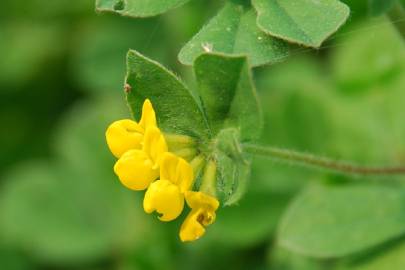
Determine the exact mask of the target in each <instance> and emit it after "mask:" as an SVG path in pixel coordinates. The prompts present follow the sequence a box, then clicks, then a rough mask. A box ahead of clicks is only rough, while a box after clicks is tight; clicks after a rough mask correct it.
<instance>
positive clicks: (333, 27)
mask: <svg viewBox="0 0 405 270" xmlns="http://www.w3.org/2000/svg"><path fill="white" fill-rule="evenodd" d="M252 4H253V6H254V7H255V9H256V11H257V13H258V18H257V23H258V25H259V27H260V28H261V29H262V30H263V31H265V32H266V33H268V34H270V35H272V36H275V37H278V38H281V39H284V40H287V41H289V42H293V43H297V44H302V45H304V46H308V47H314V48H319V47H320V46H321V44H322V42H323V41H325V39H327V38H328V37H329V36H330V35H332V34H333V33H334V32H336V31H337V30H338V29H339V27H340V26H341V25H342V24H343V23H344V22H345V21H346V19H347V18H348V16H349V13H350V10H349V8H348V7H347V6H346V5H345V4H343V3H341V2H339V1H337V0H319V1H313V0H296V1H280V0H252Z"/></svg>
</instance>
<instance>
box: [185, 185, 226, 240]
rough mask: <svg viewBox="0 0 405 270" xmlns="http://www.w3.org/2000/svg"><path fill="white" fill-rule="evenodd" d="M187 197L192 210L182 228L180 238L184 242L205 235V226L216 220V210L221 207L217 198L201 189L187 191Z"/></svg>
mask: <svg viewBox="0 0 405 270" xmlns="http://www.w3.org/2000/svg"><path fill="white" fill-rule="evenodd" d="M185 197H186V201H187V204H188V205H189V206H190V207H191V212H190V213H189V214H188V216H187V217H186V219H185V220H184V222H183V224H182V225H181V228H180V239H181V241H183V242H185V241H194V240H197V239H198V238H200V237H201V236H203V235H204V233H205V227H206V226H208V225H210V224H212V223H213V222H214V221H215V216H216V214H215V211H216V210H217V209H218V207H219V202H218V200H217V199H216V198H214V197H211V196H209V195H207V194H205V193H203V192H200V191H199V192H195V191H187V192H186V193H185Z"/></svg>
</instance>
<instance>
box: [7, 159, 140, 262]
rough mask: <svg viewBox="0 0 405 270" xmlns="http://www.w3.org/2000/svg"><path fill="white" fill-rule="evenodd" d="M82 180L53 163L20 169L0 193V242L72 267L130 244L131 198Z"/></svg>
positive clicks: (80, 175) (94, 181)
mask: <svg viewBox="0 0 405 270" xmlns="http://www.w3.org/2000/svg"><path fill="white" fill-rule="evenodd" d="M83 175H86V176H87V174H86V173H85V174H83V173H82V172H80V171H76V172H74V171H73V170H71V169H69V168H66V167H64V166H63V165H62V164H56V163H47V162H43V163H38V162H37V163H30V164H26V165H21V166H18V167H17V168H16V170H15V172H14V173H12V174H10V175H9V176H8V177H7V178H6V179H5V180H6V181H7V184H6V185H5V186H4V188H3V189H2V192H1V197H0V198H1V205H0V217H1V218H0V228H1V234H2V237H3V239H6V240H7V241H8V242H10V243H13V244H18V245H23V246H25V247H26V248H27V249H28V250H29V251H30V252H31V253H33V254H34V255H35V256H36V257H39V258H40V259H42V260H46V261H52V262H75V263H76V262H78V261H90V260H94V259H97V258H101V257H102V256H105V255H106V254H108V253H109V252H111V250H110V249H111V247H112V246H115V248H118V249H120V248H122V247H124V246H125V245H126V244H127V243H128V242H132V243H133V240H134V237H135V234H134V231H133V229H132V228H133V224H134V222H135V214H136V213H138V214H139V211H138V210H137V208H135V207H133V206H132V205H135V202H134V201H133V200H132V199H131V198H130V197H129V195H130V194H129V193H125V191H124V190H122V189H121V190H120V189H117V187H118V183H117V186H116V187H112V185H111V184H110V183H113V180H114V179H111V178H109V177H105V178H104V179H102V178H100V177H98V178H94V179H84V178H83ZM100 180H101V181H100ZM106 181H111V182H110V183H108V182H106ZM89 194H92V195H91V198H89V197H88V196H89ZM122 220H125V221H126V222H125V223H123V222H122ZM131 224H132V225H131ZM129 239H131V240H129Z"/></svg>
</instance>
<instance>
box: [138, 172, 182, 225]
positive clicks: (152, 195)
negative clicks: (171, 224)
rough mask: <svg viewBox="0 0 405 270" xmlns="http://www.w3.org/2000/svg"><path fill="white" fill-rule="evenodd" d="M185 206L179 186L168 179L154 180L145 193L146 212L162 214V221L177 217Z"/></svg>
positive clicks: (144, 205) (144, 204) (144, 206)
mask: <svg viewBox="0 0 405 270" xmlns="http://www.w3.org/2000/svg"><path fill="white" fill-rule="evenodd" d="M183 207H184V196H183V194H182V193H181V192H180V189H179V187H178V186H176V185H174V184H173V183H171V182H170V181H167V180H157V181H155V182H153V183H152V184H151V185H150V186H149V188H148V190H147V191H146V193H145V198H144V200H143V209H144V210H145V212H146V213H149V214H150V213H152V212H154V211H156V212H158V213H159V214H161V216H160V217H159V219H160V220H161V221H171V220H174V219H176V218H177V217H178V216H179V215H180V214H181V212H182V211H183Z"/></svg>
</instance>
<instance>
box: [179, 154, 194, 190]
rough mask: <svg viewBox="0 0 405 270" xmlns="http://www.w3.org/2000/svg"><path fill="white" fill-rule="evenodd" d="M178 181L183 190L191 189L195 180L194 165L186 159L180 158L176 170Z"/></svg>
mask: <svg viewBox="0 0 405 270" xmlns="http://www.w3.org/2000/svg"><path fill="white" fill-rule="evenodd" d="M176 178H177V183H179V186H180V190H181V192H186V191H187V190H189V189H190V188H191V186H192V184H193V181H194V172H193V167H191V165H190V164H189V163H188V162H187V161H186V160H184V159H182V158H179V162H178V164H177V171H176Z"/></svg>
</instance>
